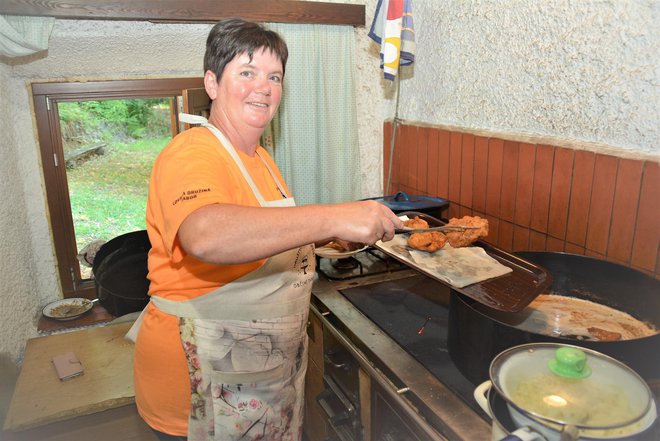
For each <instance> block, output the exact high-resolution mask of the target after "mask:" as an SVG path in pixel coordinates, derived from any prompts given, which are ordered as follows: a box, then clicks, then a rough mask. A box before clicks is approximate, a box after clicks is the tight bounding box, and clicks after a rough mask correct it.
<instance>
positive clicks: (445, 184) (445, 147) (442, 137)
mask: <svg viewBox="0 0 660 441" xmlns="http://www.w3.org/2000/svg"><path fill="white" fill-rule="evenodd" d="M449 138H450V135H449V132H448V131H447V130H440V131H439V135H438V196H440V197H441V198H443V199H447V200H449ZM449 206H450V207H451V204H450V205H449Z"/></svg>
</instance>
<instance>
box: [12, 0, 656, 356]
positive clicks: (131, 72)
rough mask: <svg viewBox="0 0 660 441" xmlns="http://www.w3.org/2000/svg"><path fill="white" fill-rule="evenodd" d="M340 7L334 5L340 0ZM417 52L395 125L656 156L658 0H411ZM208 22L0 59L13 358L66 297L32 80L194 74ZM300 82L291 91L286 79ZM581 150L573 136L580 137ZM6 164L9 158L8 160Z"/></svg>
mask: <svg viewBox="0 0 660 441" xmlns="http://www.w3.org/2000/svg"><path fill="white" fill-rule="evenodd" d="M335 1H338V0H335ZM343 3H356V4H365V6H366V22H367V25H366V26H365V27H362V28H356V30H355V34H356V42H357V44H356V48H357V53H356V59H355V60H354V63H355V66H356V72H357V88H356V103H357V109H358V125H359V143H360V151H361V174H362V177H363V195H364V196H365V197H370V196H378V195H381V194H382V191H383V190H382V186H383V183H382V144H383V137H382V125H383V121H384V120H385V119H388V118H391V117H392V116H394V114H395V111H396V110H395V109H396V106H395V102H396V100H395V97H396V93H395V88H394V86H393V85H392V84H390V83H387V82H384V81H383V80H381V79H380V77H381V73H380V70H379V67H378V64H379V61H378V47H377V46H376V44H375V43H373V42H372V41H371V40H370V39H368V37H367V33H368V28H369V25H370V23H371V21H372V18H373V14H374V9H375V7H376V3H377V0H364V1H361V0H350V1H349V0H346V1H344V2H343ZM414 7H415V10H414V12H415V26H416V32H417V45H418V51H417V55H418V60H417V62H416V64H415V65H414V69H413V70H412V71H410V70H407V71H405V72H403V75H402V77H403V78H404V79H403V80H402V82H401V91H400V92H401V93H400V95H401V96H400V105H399V108H398V116H399V117H400V118H402V119H404V120H409V121H415V122H421V123H428V124H433V125H440V126H454V127H458V128H461V129H465V130H471V129H474V130H481V131H487V132H490V133H493V134H495V135H501V136H516V135H519V134H525V135H530V136H536V137H539V139H545V140H550V141H548V142H556V143H557V144H561V143H567V144H571V143H573V142H574V141H576V140H577V141H579V142H581V143H582V144H581V145H582V146H584V147H585V148H591V149H595V150H598V151H608V152H612V151H613V152H619V153H622V154H628V155H639V156H651V157H653V158H658V156H659V155H658V152H659V150H658V148H659V147H658V145H659V144H660V124H658V122H659V121H658V115H659V114H660V112H658V110H659V109H658V107H659V106H658V98H659V95H658V94H659V92H658V91H659V87H658V64H659V63H658V55H657V54H658V32H657V24H658V2H655V1H652V0H647V1H644V0H637V1H625V0H611V1H607V0H603V1H598V2H595V1H586V0H585V1H582V2H568V1H565V0H564V1H560V0H550V1H546V2H538V1H536V0H517V1H514V0H490V1H486V0H472V1H469V2H466V1H462V0H451V1H437V0H415V2H414ZM209 28H210V25H162V24H151V23H141V22H103V21H69V20H57V21H56V23H55V27H54V30H53V33H52V36H51V39H50V48H49V50H48V53H47V54H40V55H39V56H34V57H32V58H29V59H22V60H14V61H12V62H10V63H6V62H5V63H3V60H0V86H2V87H1V89H0V90H1V93H2V95H0V98H1V99H0V112H1V114H2V116H3V117H2V118H0V133H2V134H3V136H2V140H1V141H0V155H2V160H0V172H1V176H2V183H1V184H0V200H2V201H3V203H4V205H3V209H2V210H0V234H2V237H3V240H2V241H0V255H1V256H3V259H4V261H5V265H4V269H3V271H0V287H1V288H0V300H1V302H2V306H3V308H2V309H1V312H0V332H1V333H2V338H1V339H0V353H9V354H11V356H12V358H13V359H15V360H16V359H19V358H20V354H21V352H22V350H23V345H24V342H25V338H26V337H27V336H30V335H34V334H35V323H36V318H37V317H38V314H39V311H40V307H41V306H42V305H43V304H45V303H47V302H48V301H50V300H54V299H57V298H58V297H59V296H61V293H60V289H59V284H58V280H57V271H56V266H55V259H54V257H53V245H52V240H51V235H50V232H49V227H48V220H47V210H46V200H45V194H44V190H43V178H42V176H41V166H40V154H39V149H38V146H37V141H36V130H35V129H34V122H33V115H32V108H31V106H32V104H31V98H30V95H29V83H30V82H33V81H51V80H53V81H54V80H75V79H79V80H85V79H87V80H98V79H125V78H148V77H166V76H170V77H177V76H194V75H200V74H201V68H200V66H201V64H202V57H203V47H204V42H205V38H206V34H207V32H208V29H209ZM287 87H295V85H287ZM578 144H579V143H578ZM5 158H7V159H5Z"/></svg>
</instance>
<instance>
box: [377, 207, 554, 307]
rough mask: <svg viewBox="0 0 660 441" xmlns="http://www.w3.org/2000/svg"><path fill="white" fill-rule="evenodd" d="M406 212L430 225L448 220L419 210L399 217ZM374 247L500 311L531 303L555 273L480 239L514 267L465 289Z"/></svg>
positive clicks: (490, 251)
mask: <svg viewBox="0 0 660 441" xmlns="http://www.w3.org/2000/svg"><path fill="white" fill-rule="evenodd" d="M404 215H405V216H408V217H409V218H411V219H412V218H414V217H415V216H419V217H420V218H422V219H424V220H426V221H427V222H428V224H429V226H431V227H435V226H441V225H445V222H442V221H441V220H439V219H436V218H434V217H432V216H429V215H427V214H425V213H421V212H417V211H406V212H402V213H399V216H404ZM374 246H375V247H376V248H378V249H379V250H381V251H382V252H384V253H385V254H388V255H390V256H392V257H393V258H395V259H397V260H399V261H400V262H402V263H404V264H405V265H407V266H409V267H411V268H413V269H415V270H417V271H419V272H421V273H423V274H425V275H427V276H429V277H431V278H433V279H435V280H437V281H438V282H440V283H442V284H444V285H447V286H449V287H450V288H451V289H453V290H454V291H456V292H459V293H461V294H463V295H465V296H467V297H470V298H472V299H474V300H476V301H477V302H479V303H481V304H483V305H484V306H487V307H489V308H492V309H496V310H498V311H505V312H518V311H520V310H522V309H523V308H525V307H526V306H527V305H529V304H530V303H531V302H532V301H533V300H534V299H535V298H536V297H537V296H538V295H539V294H541V293H543V292H544V291H545V290H547V289H548V288H549V287H550V285H551V284H552V275H551V274H550V273H549V272H548V271H547V270H546V269H545V268H543V267H541V266H539V265H537V264H535V263H532V262H529V261H527V260H525V259H522V258H520V257H518V256H514V255H513V254H511V253H508V252H506V251H504V250H501V249H499V248H497V247H495V246H493V245H491V244H489V243H487V242H485V241H483V240H478V241H477V242H475V243H474V246H478V247H481V248H483V249H484V251H485V252H486V254H488V255H489V256H491V257H492V258H494V259H495V260H497V261H498V262H499V263H501V264H502V265H504V266H507V267H509V268H511V270H512V271H511V272H510V273H508V274H505V275H503V276H499V277H496V278H492V279H487V280H484V281H482V282H477V283H473V284H472V285H467V286H464V287H462V288H457V287H455V286H452V285H451V284H449V283H447V282H446V281H445V280H443V279H441V278H439V277H437V275H436V274H435V273H434V272H432V271H429V270H427V269H426V268H424V267H422V266H419V265H415V264H414V263H413V262H410V261H409V260H408V259H405V258H403V256H402V255H400V254H398V253H396V252H393V251H392V250H391V249H389V248H385V247H383V246H380V243H376V244H375V245H374Z"/></svg>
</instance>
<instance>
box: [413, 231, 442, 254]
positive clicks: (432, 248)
mask: <svg viewBox="0 0 660 441" xmlns="http://www.w3.org/2000/svg"><path fill="white" fill-rule="evenodd" d="M446 242H447V236H445V235H444V234H442V233H441V232H439V231H429V232H427V233H413V234H411V235H410V237H408V245H410V246H411V247H413V248H415V249H417V250H422V251H428V252H429V253H435V252H436V251H438V250H439V249H441V248H442V247H444V246H445V243H446Z"/></svg>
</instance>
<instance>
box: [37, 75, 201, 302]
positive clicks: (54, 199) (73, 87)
mask: <svg viewBox="0 0 660 441" xmlns="http://www.w3.org/2000/svg"><path fill="white" fill-rule="evenodd" d="M202 86H203V82H202V78H180V79H157V80H120V81H101V82H86V83H35V84H33V85H32V92H33V99H34V108H35V114H36V120H37V131H38V136H39V145H40V149H41V158H42V167H43V171H44V181H45V184H46V196H47V200H48V209H49V212H50V224H51V230H52V233H53V241H54V245H55V253H56V258H57V265H58V272H59V278H60V282H61V285H62V291H63V293H64V297H86V298H95V297H96V288H95V285H94V282H93V280H91V279H90V278H89V275H88V273H87V272H84V271H81V267H80V263H79V261H78V259H77V255H78V250H79V244H78V243H77V242H76V228H75V225H74V217H73V215H72V207H71V204H72V202H71V201H72V198H71V197H70V195H69V182H68V180H67V167H66V157H65V153H64V148H63V144H62V127H61V126H60V115H59V105H60V104H64V103H67V102H78V101H102V100H118V99H143V98H166V99H167V98H169V100H170V102H171V103H172V104H171V105H170V115H171V127H172V135H174V134H176V133H177V132H178V131H179V127H180V124H179V121H178V108H179V107H180V106H181V105H182V98H181V97H182V96H183V91H184V90H185V89H189V88H199V87H202ZM127 232H128V231H127Z"/></svg>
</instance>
